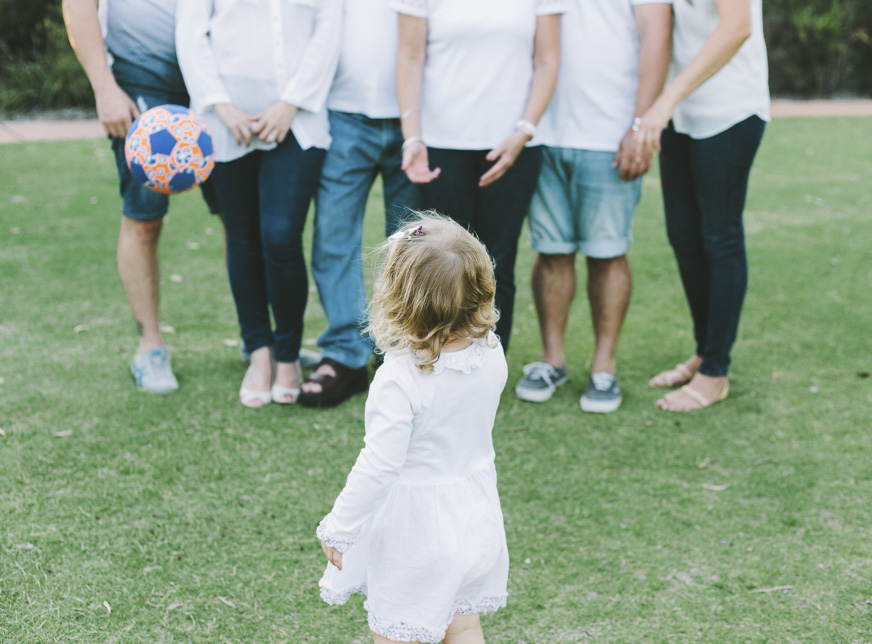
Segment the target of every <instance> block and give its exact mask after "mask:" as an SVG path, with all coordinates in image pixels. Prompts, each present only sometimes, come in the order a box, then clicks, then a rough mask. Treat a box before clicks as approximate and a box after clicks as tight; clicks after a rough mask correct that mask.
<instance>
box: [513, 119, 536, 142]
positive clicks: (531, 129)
mask: <svg viewBox="0 0 872 644" xmlns="http://www.w3.org/2000/svg"><path fill="white" fill-rule="evenodd" d="M515 129H516V130H521V132H523V133H524V134H526V135H527V136H529V137H530V138H531V139H532V138H534V137H535V136H536V126H535V124H533V123H530V121H525V120H524V119H521V120H520V121H518V122H517V123H515Z"/></svg>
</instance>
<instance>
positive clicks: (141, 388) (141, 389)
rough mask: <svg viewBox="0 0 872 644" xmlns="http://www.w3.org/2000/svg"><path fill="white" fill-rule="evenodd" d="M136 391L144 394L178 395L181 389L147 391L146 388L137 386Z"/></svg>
mask: <svg viewBox="0 0 872 644" xmlns="http://www.w3.org/2000/svg"><path fill="white" fill-rule="evenodd" d="M136 391H139V392H142V393H144V394H157V395H166V394H174V393H178V391H179V388H178V387H176V388H175V389H146V388H145V387H140V386H139V385H136Z"/></svg>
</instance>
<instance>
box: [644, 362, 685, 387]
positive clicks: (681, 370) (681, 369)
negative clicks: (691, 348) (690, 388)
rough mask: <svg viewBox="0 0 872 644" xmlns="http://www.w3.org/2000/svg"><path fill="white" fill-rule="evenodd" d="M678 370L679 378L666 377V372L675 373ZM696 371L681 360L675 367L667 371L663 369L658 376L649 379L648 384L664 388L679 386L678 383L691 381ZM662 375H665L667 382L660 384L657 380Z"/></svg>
mask: <svg viewBox="0 0 872 644" xmlns="http://www.w3.org/2000/svg"><path fill="white" fill-rule="evenodd" d="M676 371H677V372H678V374H679V375H678V377H677V378H666V377H665V376H666V374H669V373H675V372H676ZM694 373H695V372H693V371H691V370H690V369H689V368H688V366H687V365H686V364H684V363H683V362H679V363H678V364H677V365H675V368H674V369H668V370H666V371H661V372H660V373H658V374H657V375H656V376H654V377H653V378H651V380H649V381H648V386H649V387H660V388H664V389H665V388H667V387H677V386H678V385H683V384H686V383H688V382H690V380H691V378H693V376H694ZM660 376H664V380H665V382H666V384H662V385H659V384H657V383H656V382H655V381H656V380H657V379H658V378H660Z"/></svg>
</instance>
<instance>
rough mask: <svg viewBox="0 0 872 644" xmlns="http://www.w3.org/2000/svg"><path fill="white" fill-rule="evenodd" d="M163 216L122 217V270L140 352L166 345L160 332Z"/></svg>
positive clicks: (119, 260)
mask: <svg viewBox="0 0 872 644" xmlns="http://www.w3.org/2000/svg"><path fill="white" fill-rule="evenodd" d="M162 226H163V220H162V219H155V220H153V221H137V220H135V219H129V218H127V217H122V218H121V232H120V234H119V235H118V273H119V275H120V276H121V283H122V284H123V285H124V290H125V292H126V293H127V301H128V302H129V303H130V308H131V309H132V310H133V317H134V319H135V320H136V326H137V329H138V330H139V349H138V350H139V351H142V350H145V349H156V348H159V347H162V346H164V344H165V343H164V339H163V336H162V335H161V332H160V326H159V317H158V305H159V303H160V266H159V263H158V256H157V244H158V239H159V238H160V231H161V228H162Z"/></svg>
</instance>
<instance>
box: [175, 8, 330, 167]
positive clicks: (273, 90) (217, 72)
mask: <svg viewBox="0 0 872 644" xmlns="http://www.w3.org/2000/svg"><path fill="white" fill-rule="evenodd" d="M341 23H342V3H341V0H182V1H180V2H179V3H178V5H177V9H176V54H177V56H178V59H179V66H180V67H181V69H182V74H183V75H184V77H185V85H187V88H188V93H189V94H190V95H191V105H192V107H193V109H194V111H195V112H197V114H198V115H199V116H200V118H202V119H203V120H204V121H205V122H206V124H207V125H209V127H210V128H211V130H212V137H213V145H214V147H215V155H216V160H217V161H232V160H233V159H237V158H239V157H241V156H243V155H244V154H246V153H248V152H250V151H252V150H255V149H257V150H271V149H273V148H274V147H275V145H276V144H274V143H266V142H264V141H261V140H260V139H258V138H256V137H255V138H253V139H252V143H251V147H250V148H246V147H245V143H244V142H243V143H242V144H241V145H240V144H237V143H236V141H235V140H234V139H233V135H232V134H231V133H230V130H229V129H228V128H227V127H226V126H225V125H224V124H223V123H222V122H221V120H220V119H219V118H218V115H217V114H216V113H215V109H214V106H215V105H216V104H219V103H231V104H233V105H234V106H236V107H238V108H239V109H241V110H243V111H244V112H246V113H248V114H251V115H255V114H258V113H260V112H261V111H263V110H264V109H266V108H267V107H269V106H270V105H272V104H273V103H275V102H277V101H280V100H281V101H285V102H287V103H290V104H291V105H295V106H296V107H298V108H299V109H300V111H299V112H298V113H297V115H296V117H295V118H294V121H293V123H292V124H291V132H292V133H293V134H294V137H295V138H296V139H297V142H298V143H299V144H300V147H301V148H303V149H304V150H305V149H308V148H310V147H318V148H325V149H326V148H328V147H329V146H330V133H329V126H328V123H327V113H326V109H325V107H324V104H325V101H326V99H327V93H328V91H329V90H330V82H331V80H332V79H333V75H334V73H335V71H336V63H337V60H338V58H339V49H340V38H341V34H342V24H341Z"/></svg>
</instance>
